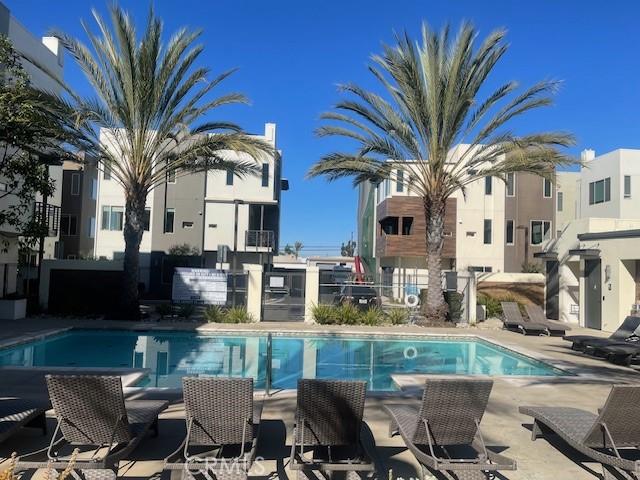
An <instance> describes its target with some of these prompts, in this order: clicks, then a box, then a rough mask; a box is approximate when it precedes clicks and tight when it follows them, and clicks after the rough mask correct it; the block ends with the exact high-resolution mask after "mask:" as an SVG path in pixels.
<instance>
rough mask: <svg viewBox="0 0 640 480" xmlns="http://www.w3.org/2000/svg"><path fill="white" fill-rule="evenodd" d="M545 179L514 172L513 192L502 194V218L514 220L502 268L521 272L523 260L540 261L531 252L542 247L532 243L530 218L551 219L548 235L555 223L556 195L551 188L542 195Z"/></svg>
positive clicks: (538, 250) (553, 230) (549, 220)
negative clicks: (503, 198) (511, 238)
mask: <svg viewBox="0 0 640 480" xmlns="http://www.w3.org/2000/svg"><path fill="white" fill-rule="evenodd" d="M543 186H544V180H543V179H542V178H541V177H539V176H537V175H533V174H531V173H516V174H515V195H514V196H513V197H510V196H506V197H505V221H506V220H513V224H514V242H513V245H505V252H504V270H505V272H520V271H522V264H523V263H525V262H529V263H539V262H538V261H537V260H534V254H535V253H537V252H540V251H541V245H532V244H531V222H532V221H534V220H541V221H548V222H551V229H550V235H551V237H553V235H554V233H555V231H556V226H555V209H556V206H555V204H556V196H555V192H554V189H553V188H552V189H551V197H550V198H545V197H544V195H543V193H544V192H543Z"/></svg>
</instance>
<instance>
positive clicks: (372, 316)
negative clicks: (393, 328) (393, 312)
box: [358, 307, 384, 325]
mask: <svg viewBox="0 0 640 480" xmlns="http://www.w3.org/2000/svg"><path fill="white" fill-rule="evenodd" d="M359 313H360V315H359V317H360V318H359V321H358V323H361V324H363V325H380V324H381V323H382V322H383V320H384V312H383V311H382V309H380V308H379V307H369V308H368V309H367V310H365V311H364V312H359Z"/></svg>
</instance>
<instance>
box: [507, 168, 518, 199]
mask: <svg viewBox="0 0 640 480" xmlns="http://www.w3.org/2000/svg"><path fill="white" fill-rule="evenodd" d="M515 195H516V174H515V173H514V172H509V173H507V197H515Z"/></svg>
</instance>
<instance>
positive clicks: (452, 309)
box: [444, 292, 464, 323]
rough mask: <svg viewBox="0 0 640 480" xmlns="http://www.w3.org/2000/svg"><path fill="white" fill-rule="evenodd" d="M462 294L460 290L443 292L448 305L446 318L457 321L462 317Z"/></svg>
mask: <svg viewBox="0 0 640 480" xmlns="http://www.w3.org/2000/svg"><path fill="white" fill-rule="evenodd" d="M463 299H464V295H463V294H461V293H460V292H444V300H445V302H447V305H448V306H449V312H448V313H447V320H448V321H450V322H453V323H458V322H459V321H460V319H461V318H462V310H463V308H462V301H463Z"/></svg>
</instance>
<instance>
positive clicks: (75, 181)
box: [71, 173, 80, 195]
mask: <svg viewBox="0 0 640 480" xmlns="http://www.w3.org/2000/svg"><path fill="white" fill-rule="evenodd" d="M71 195H80V174H79V173H72V174H71Z"/></svg>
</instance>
